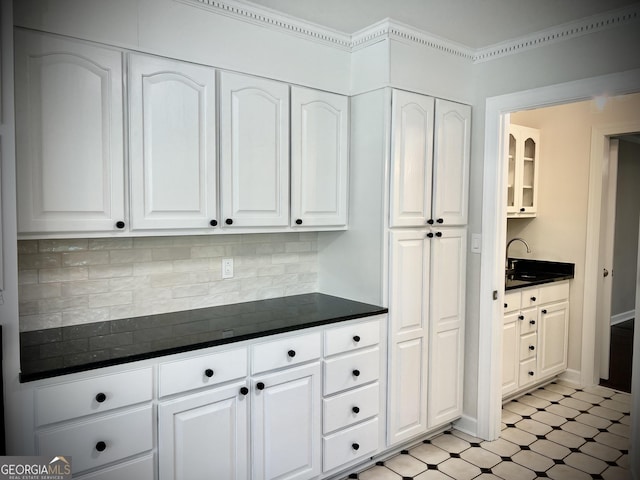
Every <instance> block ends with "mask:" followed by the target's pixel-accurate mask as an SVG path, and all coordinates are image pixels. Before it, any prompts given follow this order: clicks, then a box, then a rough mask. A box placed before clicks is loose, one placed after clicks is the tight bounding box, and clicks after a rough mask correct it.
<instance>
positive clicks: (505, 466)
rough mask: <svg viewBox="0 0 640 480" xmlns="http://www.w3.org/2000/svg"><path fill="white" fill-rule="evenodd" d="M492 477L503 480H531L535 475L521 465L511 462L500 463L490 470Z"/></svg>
mask: <svg viewBox="0 0 640 480" xmlns="http://www.w3.org/2000/svg"><path fill="white" fill-rule="evenodd" d="M491 471H492V472H493V474H494V475H497V476H499V477H500V478H503V479H504V480H533V479H534V478H536V474H535V473H534V472H533V471H531V470H529V469H528V468H526V467H523V466H522V465H518V464H517V463H513V462H502V463H499V464H498V465H496V466H495V467H493V468H492V469H491Z"/></svg>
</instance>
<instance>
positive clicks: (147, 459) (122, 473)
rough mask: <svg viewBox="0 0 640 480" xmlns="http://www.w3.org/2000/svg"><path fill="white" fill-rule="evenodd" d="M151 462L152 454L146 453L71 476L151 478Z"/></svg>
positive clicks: (88, 479) (98, 479) (86, 478)
mask: <svg viewBox="0 0 640 480" xmlns="http://www.w3.org/2000/svg"><path fill="white" fill-rule="evenodd" d="M72 460H73V459H72ZM153 463H154V462H153V455H146V456H144V457H141V458H136V459H135V460H130V461H128V462H122V463H119V464H117V465H113V466H111V467H106V468H102V469H100V470H98V471H96V472H91V473H88V474H86V475H82V476H80V477H73V478H75V479H76V480H123V479H131V480H133V479H135V480H153V478H154V476H153Z"/></svg>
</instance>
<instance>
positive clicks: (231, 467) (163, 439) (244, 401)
mask: <svg viewBox="0 0 640 480" xmlns="http://www.w3.org/2000/svg"><path fill="white" fill-rule="evenodd" d="M244 386H245V383H244V382H238V383H235V384H233V385H229V386H228V387H220V388H214V389H210V390H207V391H204V392H202V393H196V394H193V395H188V396H184V397H180V398H177V399H175V400H170V401H166V402H161V403H160V404H159V405H158V459H159V478H160V480H192V479H205V478H224V479H229V480H240V479H247V478H249V475H248V461H247V458H248V456H247V454H248V428H247V415H248V403H249V402H248V400H249V399H248V397H247V396H246V395H243V394H242V393H241V392H240V389H241V388H242V387H244Z"/></svg>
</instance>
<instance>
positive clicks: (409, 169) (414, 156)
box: [389, 90, 434, 227]
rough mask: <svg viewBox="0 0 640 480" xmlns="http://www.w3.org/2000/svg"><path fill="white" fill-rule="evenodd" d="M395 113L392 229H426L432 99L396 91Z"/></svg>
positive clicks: (392, 159)
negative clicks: (423, 227)
mask: <svg viewBox="0 0 640 480" xmlns="http://www.w3.org/2000/svg"><path fill="white" fill-rule="evenodd" d="M391 102H392V113H391V192H390V210H391V212H390V215H391V218H390V225H389V226H391V227H408V226H424V225H425V224H426V223H427V221H428V220H429V219H430V218H431V183H432V158H433V105H434V100H433V98H431V97H426V96H424V95H419V94H416V93H410V92H405V91H402V90H394V91H393V94H392V99H391Z"/></svg>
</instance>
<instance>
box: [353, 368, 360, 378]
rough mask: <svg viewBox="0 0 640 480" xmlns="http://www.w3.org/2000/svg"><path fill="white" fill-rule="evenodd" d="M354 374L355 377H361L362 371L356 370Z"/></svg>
mask: <svg viewBox="0 0 640 480" xmlns="http://www.w3.org/2000/svg"><path fill="white" fill-rule="evenodd" d="M352 373H353V376H354V377H359V376H360V370H358V369H356V370H354V371H353V372H352Z"/></svg>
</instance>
